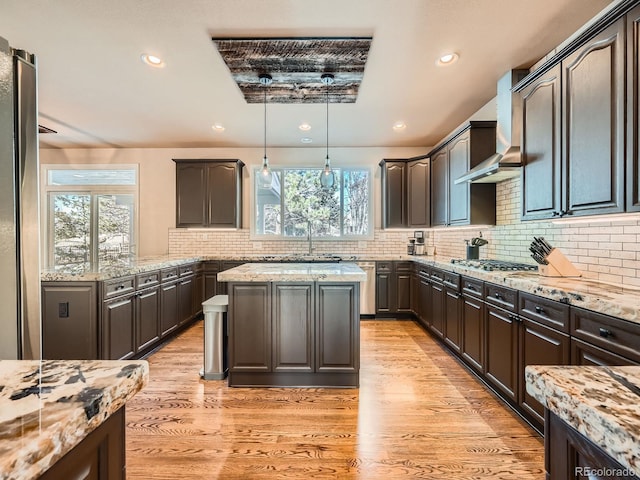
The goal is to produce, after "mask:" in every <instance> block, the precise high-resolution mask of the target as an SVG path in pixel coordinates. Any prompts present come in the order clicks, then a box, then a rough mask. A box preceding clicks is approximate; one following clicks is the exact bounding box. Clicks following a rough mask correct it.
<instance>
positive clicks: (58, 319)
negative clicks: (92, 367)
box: [42, 282, 100, 360]
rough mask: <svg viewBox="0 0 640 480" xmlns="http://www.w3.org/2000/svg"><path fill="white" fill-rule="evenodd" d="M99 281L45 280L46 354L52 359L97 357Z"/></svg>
mask: <svg viewBox="0 0 640 480" xmlns="http://www.w3.org/2000/svg"><path fill="white" fill-rule="evenodd" d="M96 304H97V292H96V284H95V282H43V283H42V354H43V357H44V358H45V359H50V360H76V359H83V360H97V359H98V358H100V351H99V343H98V338H99V337H98V332H99V330H98V319H97V312H96Z"/></svg>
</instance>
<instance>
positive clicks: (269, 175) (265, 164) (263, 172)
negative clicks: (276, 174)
mask: <svg viewBox="0 0 640 480" xmlns="http://www.w3.org/2000/svg"><path fill="white" fill-rule="evenodd" d="M272 183H273V172H271V169H270V168H269V159H268V158H267V157H266V156H265V157H264V158H263V159H262V168H261V169H260V186H261V187H262V188H271V184H272Z"/></svg>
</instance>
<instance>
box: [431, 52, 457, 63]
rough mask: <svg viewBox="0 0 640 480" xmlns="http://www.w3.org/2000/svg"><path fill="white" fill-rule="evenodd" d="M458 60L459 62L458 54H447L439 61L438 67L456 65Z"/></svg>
mask: <svg viewBox="0 0 640 480" xmlns="http://www.w3.org/2000/svg"><path fill="white" fill-rule="evenodd" d="M456 60H458V54H457V53H453V52H452V53H445V54H444V55H442V56H441V57H440V58H439V59H438V61H437V62H436V65H451V64H452V63H455V62H456Z"/></svg>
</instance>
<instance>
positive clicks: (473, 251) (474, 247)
mask: <svg viewBox="0 0 640 480" xmlns="http://www.w3.org/2000/svg"><path fill="white" fill-rule="evenodd" d="M464 242H465V243H466V244H467V260H478V259H479V258H480V247H482V246H484V245H486V244H487V243H489V242H488V241H487V240H485V239H484V238H482V232H480V235H479V236H477V237H473V238H472V239H471V240H465V241H464Z"/></svg>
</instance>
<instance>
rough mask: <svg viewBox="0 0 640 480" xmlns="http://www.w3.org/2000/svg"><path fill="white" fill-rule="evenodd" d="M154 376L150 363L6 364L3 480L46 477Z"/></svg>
mask: <svg viewBox="0 0 640 480" xmlns="http://www.w3.org/2000/svg"><path fill="white" fill-rule="evenodd" d="M148 376H149V366H148V364H147V362H146V361H117V360H86V361H85V360H43V361H38V360H0V432H2V433H1V435H0V479H12V480H27V479H32V478H37V477H38V476H40V475H41V474H43V473H44V472H45V471H46V470H47V469H48V468H49V467H51V466H52V465H53V464H54V463H55V462H56V461H57V460H59V459H60V458H62V457H63V456H64V455H65V454H66V453H67V452H69V451H70V450H71V449H72V448H73V447H74V446H76V445H77V444H78V443H80V442H81V441H82V440H83V439H84V438H85V437H86V436H87V435H88V434H89V433H90V432H91V431H93V430H94V429H95V428H96V427H98V426H99V425H100V424H102V423H103V422H104V421H105V420H106V419H107V418H109V416H110V415H111V414H113V413H115V412H116V411H117V410H118V409H119V408H120V407H122V406H123V405H124V404H125V403H126V402H127V401H128V400H129V399H130V398H131V397H133V396H134V395H135V394H136V393H137V392H138V391H140V390H141V389H142V388H143V386H144V385H146V383H147V381H148Z"/></svg>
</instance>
